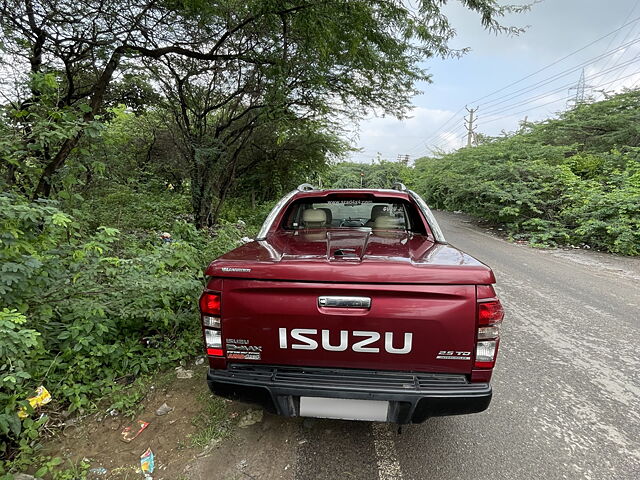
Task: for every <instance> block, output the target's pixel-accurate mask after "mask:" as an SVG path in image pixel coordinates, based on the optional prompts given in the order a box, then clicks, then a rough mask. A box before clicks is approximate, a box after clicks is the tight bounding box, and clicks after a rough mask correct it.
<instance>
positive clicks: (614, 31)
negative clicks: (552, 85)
mask: <svg viewBox="0 0 640 480" xmlns="http://www.w3.org/2000/svg"><path fill="white" fill-rule="evenodd" d="M638 20H640V17H636V18H634V19H633V20H631V21H629V22H627V23H625V24H624V25H622V26H621V27H618V28H616V29H615V30H612V31H611V32H609V33H607V34H605V35H603V36H601V37H598V38H596V39H595V40H593V41H592V42H589V43H588V44H586V45H585V46H583V47H581V48H579V49H577V50H574V51H573V52H571V53H568V54H567V55H565V56H564V57H562V58H559V59H558V60H556V61H554V62H552V63H550V64H548V65H547V66H545V67H542V68H540V69H538V70H536V71H535V72H533V73H530V74H529V75H527V76H525V77H522V78H521V79H519V80H516V81H514V82H511V83H510V84H508V85H505V86H504V87H502V88H499V89H498V90H495V91H494V92H491V93H489V94H487V95H485V96H484V97H480V98H478V99H476V100H474V101H473V102H471V103H477V102H479V101H481V100H484V99H485V98H489V97H492V96H493V95H495V94H496V93H499V92H501V91H503V90H506V89H507V88H509V87H512V86H513V85H517V84H518V83H520V82H522V81H524V80H526V79H527V78H531V77H533V76H534V75H537V74H538V73H540V72H543V71H545V70H547V69H549V68H551V67H553V66H554V65H557V64H558V63H560V62H562V61H564V60H566V59H567V58H569V57H572V56H573V55H575V54H576V53H580V52H581V51H583V50H585V49H587V48H589V47H590V46H591V45H594V44H596V43H598V42H599V41H600V40H603V39H605V38H607V37H608V36H610V35H613V34H614V33H616V32H619V31H620V30H622V29H623V28H625V27H627V26H629V25H631V24H632V23H635V22H637V21H638Z"/></svg>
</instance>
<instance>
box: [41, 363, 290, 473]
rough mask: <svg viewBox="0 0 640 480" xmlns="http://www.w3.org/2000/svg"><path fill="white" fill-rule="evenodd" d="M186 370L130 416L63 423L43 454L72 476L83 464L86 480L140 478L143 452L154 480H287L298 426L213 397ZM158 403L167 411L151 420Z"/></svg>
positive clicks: (196, 369) (159, 384)
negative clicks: (126, 436) (131, 433)
mask: <svg viewBox="0 0 640 480" xmlns="http://www.w3.org/2000/svg"><path fill="white" fill-rule="evenodd" d="M189 369H190V370H192V372H193V376H192V377H191V378H177V377H176V374H175V372H168V373H165V374H160V375H158V376H157V377H156V378H155V379H154V381H153V382H152V384H151V385H150V386H149V390H148V391H149V393H148V395H147V396H146V398H145V399H144V401H143V402H142V405H141V407H140V410H139V413H138V414H137V415H136V416H135V417H134V418H133V419H131V418H127V417H124V416H122V415H120V414H113V415H111V414H109V412H105V413H103V414H102V415H92V416H89V417H86V418H85V419H83V420H82V421H80V422H77V423H74V422H73V421H71V422H68V423H71V425H69V426H67V427H65V428H64V430H63V432H62V433H61V434H59V435H57V436H56V437H54V438H52V439H51V440H50V441H49V442H47V444H46V445H45V449H44V453H45V454H47V455H51V456H58V457H61V458H63V459H65V465H64V466H65V467H66V468H67V469H70V470H76V471H78V473H79V472H80V471H81V470H82V468H80V466H81V465H82V463H83V462H84V463H85V464H88V465H89V471H88V475H87V478H89V479H108V480H119V479H136V478H144V475H143V473H142V472H141V470H140V457H141V455H143V453H144V452H145V451H146V450H147V448H150V449H151V451H152V452H153V454H154V462H155V468H154V471H153V474H152V475H151V477H152V478H153V479H156V480H162V479H164V480H182V479H185V480H186V479H194V480H199V479H202V480H204V479H209V478H212V476H214V475H215V477H216V478H221V479H241V478H274V479H276V478H282V479H289V478H293V472H294V470H295V468H294V465H292V464H290V463H287V462H291V459H293V458H295V454H294V453H295V452H294V450H295V447H294V444H295V443H296V442H295V438H296V432H297V431H298V423H299V422H298V421H296V419H291V420H290V421H286V422H283V421H282V419H281V418H279V417H276V416H274V415H270V414H267V413H264V412H263V411H262V410H261V409H259V408H256V407H253V406H250V405H247V404H243V403H240V402H232V401H229V400H224V399H221V398H219V397H215V396H213V395H212V394H211V393H210V392H209V389H208V387H207V383H206V371H207V367H206V366H205V365H201V366H192V367H189ZM163 404H166V405H168V406H169V407H171V408H173V410H172V411H170V412H169V413H166V414H164V415H161V416H158V415H157V414H156V410H157V409H158V408H159V407H161V406H162V405H163ZM113 413H115V412H113ZM138 420H141V421H144V422H148V426H146V428H144V430H143V431H142V432H140V434H139V435H138V436H137V437H136V438H134V439H133V440H131V441H130V442H129V443H126V442H124V441H123V439H122V430H123V429H124V428H125V427H127V426H129V425H134V429H132V430H137V429H138V428H139V427H138V426H137V425H136V422H137V421H138ZM274 452H277V453H278V454H277V455H274V454H273V453H274ZM77 478H80V477H77Z"/></svg>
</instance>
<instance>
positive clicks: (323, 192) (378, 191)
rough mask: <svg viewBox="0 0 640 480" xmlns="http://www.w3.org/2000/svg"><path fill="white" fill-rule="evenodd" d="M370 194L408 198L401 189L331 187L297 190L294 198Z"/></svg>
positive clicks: (406, 193)
mask: <svg viewBox="0 0 640 480" xmlns="http://www.w3.org/2000/svg"><path fill="white" fill-rule="evenodd" d="M359 193H360V194H361V193H366V194H372V195H374V196H377V197H392V198H404V199H407V198H409V194H408V192H406V191H403V190H394V189H390V188H389V189H384V188H331V189H318V190H315V189H314V190H304V191H298V192H297V193H296V194H295V198H307V197H326V196H329V195H340V194H359Z"/></svg>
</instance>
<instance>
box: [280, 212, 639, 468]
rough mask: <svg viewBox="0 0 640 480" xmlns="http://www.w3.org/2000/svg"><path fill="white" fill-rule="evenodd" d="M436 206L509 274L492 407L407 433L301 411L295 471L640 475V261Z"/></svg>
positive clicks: (451, 229)
mask: <svg viewBox="0 0 640 480" xmlns="http://www.w3.org/2000/svg"><path fill="white" fill-rule="evenodd" d="M436 216H437V217H438V220H439V222H440V225H441V227H442V230H443V231H444V233H445V236H446V237H447V240H448V241H449V242H450V243H452V244H453V245H455V246H457V247H459V248H461V249H463V250H464V251H466V252H468V253H469V254H471V255H473V256H475V257H477V258H478V259H479V260H481V261H483V262H485V263H487V264H488V265H490V266H491V267H492V268H493V269H494V272H495V273H496V277H497V279H498V286H497V290H498V293H499V295H500V298H501V299H502V301H503V304H504V305H505V310H506V318H505V321H504V324H503V328H502V343H501V349H500V355H499V361H498V366H497V368H496V370H495V373H494V377H493V386H494V397H493V402H492V404H491V406H490V407H489V410H487V411H486V412H483V413H480V414H475V415H466V416H459V417H443V418H435V419H430V420H427V422H425V423H424V424H420V425H409V426H406V427H404V428H403V431H402V433H401V434H398V433H397V431H396V428H395V427H394V426H392V425H387V424H372V423H364V422H347V421H331V420H315V419H309V420H305V421H304V422H303V421H300V420H298V423H297V429H298V433H297V438H295V439H291V441H292V442H297V446H296V449H295V458H291V459H289V461H290V462H291V464H292V465H295V471H294V472H293V473H294V476H295V478H296V479H298V480H306V479H314V480H315V479H349V480H354V479H379V480H390V479H405V480H406V479H438V480H449V479H465V480H468V479H545V480H552V479H618V480H620V479H625V480H626V479H640V353H639V345H640V318H639V317H640V262H639V261H638V260H637V259H624V258H619V257H613V256H608V255H603V254H595V253H593V252H582V251H579V252H573V251H546V250H536V249H532V248H529V247H527V246H520V245H515V244H512V243H508V242H506V241H504V240H501V239H500V238H497V237H495V236H493V235H491V234H488V233H487V232H486V231H485V230H483V229H482V228H479V227H477V226H475V225H474V224H473V223H471V222H469V221H468V220H467V219H465V217H464V216H463V215H455V214H446V213H438V214H436ZM282 421H283V422H289V421H291V419H282ZM273 454H274V455H277V452H273ZM289 454H290V452H289Z"/></svg>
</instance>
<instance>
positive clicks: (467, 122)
mask: <svg viewBox="0 0 640 480" xmlns="http://www.w3.org/2000/svg"><path fill="white" fill-rule="evenodd" d="M464 108H465V109H466V110H467V112H469V118H467V117H464V128H466V129H467V147H470V146H471V144H472V142H473V139H474V137H475V129H476V126H475V125H474V124H473V122H475V121H476V120H478V117H474V115H475V113H476V112H477V111H478V107H476V108H472V109H468V108H467V107H464Z"/></svg>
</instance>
